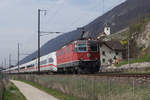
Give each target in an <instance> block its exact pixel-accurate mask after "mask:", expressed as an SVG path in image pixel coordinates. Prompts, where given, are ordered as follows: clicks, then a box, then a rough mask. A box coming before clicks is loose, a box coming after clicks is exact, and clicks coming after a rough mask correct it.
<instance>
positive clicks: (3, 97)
mask: <svg viewBox="0 0 150 100" xmlns="http://www.w3.org/2000/svg"><path fill="white" fill-rule="evenodd" d="M3 79H4V75H3V73H2V78H1V84H2V98H1V100H4V99H5V91H6V88H5V84H4V82H3Z"/></svg>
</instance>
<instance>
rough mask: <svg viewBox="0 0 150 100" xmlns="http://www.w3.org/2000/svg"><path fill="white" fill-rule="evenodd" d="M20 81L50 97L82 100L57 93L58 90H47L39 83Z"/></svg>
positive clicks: (62, 99) (61, 99)
mask: <svg viewBox="0 0 150 100" xmlns="http://www.w3.org/2000/svg"><path fill="white" fill-rule="evenodd" d="M19 81H22V82H24V83H27V84H30V85H32V86H34V87H36V88H38V89H40V90H42V91H44V92H46V93H48V94H50V95H53V96H55V97H56V98H58V99H60V100H81V99H79V98H77V97H74V96H70V95H66V94H64V93H62V92H59V91H56V90H53V89H50V88H45V87H43V86H41V85H39V84H37V83H34V82H31V81H27V80H19ZM82 100H83V99H82Z"/></svg>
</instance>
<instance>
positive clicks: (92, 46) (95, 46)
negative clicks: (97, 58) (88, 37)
mask: <svg viewBox="0 0 150 100" xmlns="http://www.w3.org/2000/svg"><path fill="white" fill-rule="evenodd" d="M90 51H98V46H97V44H92V45H90Z"/></svg>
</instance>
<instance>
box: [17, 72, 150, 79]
mask: <svg viewBox="0 0 150 100" xmlns="http://www.w3.org/2000/svg"><path fill="white" fill-rule="evenodd" d="M14 75H18V74H14ZM19 75H32V74H19ZM34 75H39V74H34ZM40 75H49V76H60V77H72V76H83V77H84V76H86V77H149V78H150V73H100V72H99V73H95V74H40Z"/></svg>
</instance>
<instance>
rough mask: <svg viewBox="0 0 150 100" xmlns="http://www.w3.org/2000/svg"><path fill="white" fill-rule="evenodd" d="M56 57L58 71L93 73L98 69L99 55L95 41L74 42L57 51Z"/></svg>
mask: <svg viewBox="0 0 150 100" xmlns="http://www.w3.org/2000/svg"><path fill="white" fill-rule="evenodd" d="M56 56H57V68H58V71H62V72H71V73H72V72H75V73H82V72H83V73H94V72H98V71H99V68H100V53H99V47H98V41H96V40H76V41H74V42H71V43H70V44H68V45H66V46H64V47H63V48H61V49H59V50H58V51H57V55H56Z"/></svg>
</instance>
